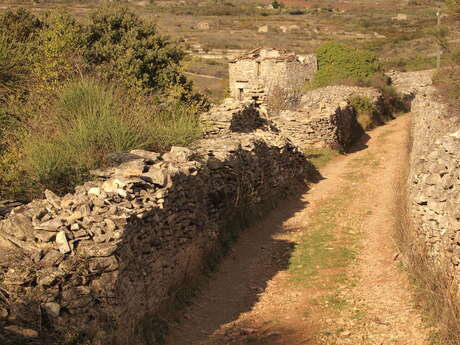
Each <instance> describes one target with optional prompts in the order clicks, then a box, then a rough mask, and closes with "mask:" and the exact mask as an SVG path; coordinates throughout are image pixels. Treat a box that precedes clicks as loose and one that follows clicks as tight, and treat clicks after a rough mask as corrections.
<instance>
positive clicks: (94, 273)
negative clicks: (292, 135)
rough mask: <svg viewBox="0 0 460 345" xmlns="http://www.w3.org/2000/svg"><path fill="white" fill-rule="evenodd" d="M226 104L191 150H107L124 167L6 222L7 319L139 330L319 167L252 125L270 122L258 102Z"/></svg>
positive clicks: (1, 226)
mask: <svg viewBox="0 0 460 345" xmlns="http://www.w3.org/2000/svg"><path fill="white" fill-rule="evenodd" d="M227 111H228V113H223V114H222V117H220V118H219V119H220V121H219V124H218V126H217V127H213V128H208V129H209V132H210V133H218V132H219V131H221V130H222V129H225V131H226V133H225V134H223V135H210V136H208V137H207V138H205V139H203V140H201V141H200V142H199V143H198V144H197V145H196V147H195V148H194V149H193V150H190V149H187V148H181V147H173V148H172V149H171V150H170V152H167V153H165V154H163V155H160V154H158V153H154V152H148V151H142V150H135V151H132V152H130V153H124V154H115V155H112V157H110V158H111V159H112V161H113V162H114V164H118V165H115V166H113V167H111V168H108V169H106V170H103V171H94V174H95V175H96V176H97V179H96V180H95V181H90V182H87V183H85V184H84V185H82V186H79V187H77V188H76V190H75V193H73V194H67V195H65V196H63V197H59V196H57V195H55V194H54V193H53V192H51V191H46V192H45V198H44V199H43V200H35V201H33V202H31V203H29V204H27V205H23V206H20V207H17V208H14V209H13V210H12V212H11V213H10V214H9V215H8V216H6V219H4V220H2V221H0V251H1V253H2V255H1V260H0V287H1V288H2V290H1V291H7V295H8V296H7V298H8V301H9V305H8V307H7V308H4V309H2V312H3V313H4V314H5V315H4V316H6V319H7V323H8V324H15V323H18V320H19V319H20V318H21V315H27V316H29V317H32V316H33V315H35V314H36V313H39V314H40V315H35V320H37V319H38V318H41V317H42V315H41V313H46V317H47V318H49V319H50V320H51V321H52V323H53V324H54V325H61V326H62V325H64V326H65V327H66V329H70V328H71V327H72V326H73V325H77V327H78V326H79V325H82V322H83V324H84V325H88V326H89V325H90V322H99V321H100V320H101V319H104V320H107V321H109V320H116V321H117V322H118V323H119V324H120V325H123V328H127V325H130V327H131V326H132V327H133V329H138V328H136V327H137V326H139V327H141V325H143V324H145V322H144V321H145V320H146V319H148V320H151V319H152V315H158V313H161V311H162V310H163V308H165V307H166V306H168V305H169V304H170V302H171V300H173V299H174V297H175V291H177V290H178V289H180V288H182V287H183V286H191V285H193V284H194V282H195V281H196V280H197V277H199V274H200V273H201V272H202V270H203V269H204V268H205V267H206V265H207V262H209V261H211V260H210V258H212V257H214V256H216V255H219V253H220V248H221V246H220V243H222V242H224V241H226V240H228V238H229V237H231V233H232V232H234V231H236V230H238V229H239V228H240V227H241V225H242V224H244V223H245V221H247V220H248V219H253V218H254V217H255V216H256V215H257V214H258V213H259V212H261V211H263V210H266V209H268V208H270V207H271V206H272V205H273V204H274V203H276V202H277V200H279V198H282V197H284V196H285V195H286V194H287V193H289V192H290V191H293V190H295V189H296V187H297V186H304V181H305V180H306V179H308V178H309V177H311V175H312V174H313V172H314V169H312V167H311V166H310V165H309V163H308V162H307V161H306V160H305V158H304V156H303V155H302V154H301V153H299V151H298V150H297V148H296V147H294V146H293V145H292V144H291V143H290V142H289V140H287V139H285V138H284V137H282V136H280V135H279V134H278V133H277V132H275V131H272V130H270V128H269V127H263V128H260V129H257V130H255V131H253V132H250V131H249V128H252V129H255V128H258V127H259V124H261V123H265V122H264V120H262V119H260V117H259V118H258V117H257V114H258V113H257V110H256V109H255V108H254V107H252V106H249V107H247V108H237V109H234V110H230V109H227ZM242 112H243V113H244V114H246V113H247V114H250V115H251V116H252V117H251V116H249V117H248V118H246V117H245V116H241V114H242ZM222 118H224V119H226V120H224V121H222V120H221V119H222ZM245 121H247V122H245ZM235 131H236V132H235ZM0 297H1V296H0ZM0 302H1V301H0ZM32 305H34V306H39V307H38V308H36V307H32ZM2 308H3V307H2ZM26 321H27V324H28V325H34V323H33V322H32V321H30V320H24V322H26ZM35 325H36V324H35ZM93 327H97V326H94V325H93ZM149 327H150V326H149ZM32 328H33V327H32ZM99 328H100V327H97V329H99Z"/></svg>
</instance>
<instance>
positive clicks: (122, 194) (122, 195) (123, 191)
mask: <svg viewBox="0 0 460 345" xmlns="http://www.w3.org/2000/svg"><path fill="white" fill-rule="evenodd" d="M117 194H118V195H119V196H121V197H122V198H124V199H126V198H127V197H128V193H127V192H126V191H125V190H124V189H121V188H118V189H117Z"/></svg>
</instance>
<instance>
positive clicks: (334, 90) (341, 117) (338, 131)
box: [269, 86, 384, 151]
mask: <svg viewBox="0 0 460 345" xmlns="http://www.w3.org/2000/svg"><path fill="white" fill-rule="evenodd" d="M356 96H359V97H366V98H368V99H369V101H370V102H371V104H372V105H373V107H374V108H375V109H376V113H377V114H379V113H382V112H383V111H384V109H383V107H384V102H383V97H382V95H381V93H380V92H379V91H377V90H376V89H373V88H364V87H351V86H328V87H325V88H320V89H315V90H312V91H309V92H307V93H305V94H304V95H303V96H302V98H301V100H300V106H299V107H298V108H297V109H296V110H285V111H281V112H280V113H279V114H278V115H275V116H270V117H269V118H270V120H271V121H273V123H274V124H275V126H276V127H277V128H278V129H279V130H280V131H281V133H282V134H284V135H285V136H287V137H288V138H289V139H291V140H292V142H293V143H294V144H295V145H297V146H299V147H301V148H304V147H308V146H314V147H330V148H332V149H335V150H339V151H344V150H345V149H346V148H347V147H348V146H349V145H350V144H352V143H353V142H355V141H356V140H357V139H359V138H360V137H361V135H362V134H363V130H362V128H360V126H359V124H358V122H357V120H356V112H355V110H354V109H353V107H352V106H351V104H350V99H351V98H353V97H356Z"/></svg>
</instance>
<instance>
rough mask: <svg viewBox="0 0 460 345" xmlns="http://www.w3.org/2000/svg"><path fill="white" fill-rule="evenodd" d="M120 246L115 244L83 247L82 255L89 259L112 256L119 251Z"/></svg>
mask: <svg viewBox="0 0 460 345" xmlns="http://www.w3.org/2000/svg"><path fill="white" fill-rule="evenodd" d="M117 248H118V246H117V245H116V244H113V243H102V244H97V245H92V246H85V247H82V248H81V250H82V253H83V255H85V256H88V257H106V256H110V255H112V254H113V253H115V251H116V250H117Z"/></svg>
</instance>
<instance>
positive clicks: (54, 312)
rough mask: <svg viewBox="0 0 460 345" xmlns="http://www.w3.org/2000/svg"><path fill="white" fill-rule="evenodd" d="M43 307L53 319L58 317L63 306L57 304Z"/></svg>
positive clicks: (46, 304) (52, 303)
mask: <svg viewBox="0 0 460 345" xmlns="http://www.w3.org/2000/svg"><path fill="white" fill-rule="evenodd" d="M43 306H44V308H45V310H46V312H47V313H48V315H50V316H52V317H58V316H59V314H60V313H61V306H60V305H59V304H58V303H56V302H49V303H45V304H44V305H43Z"/></svg>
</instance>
